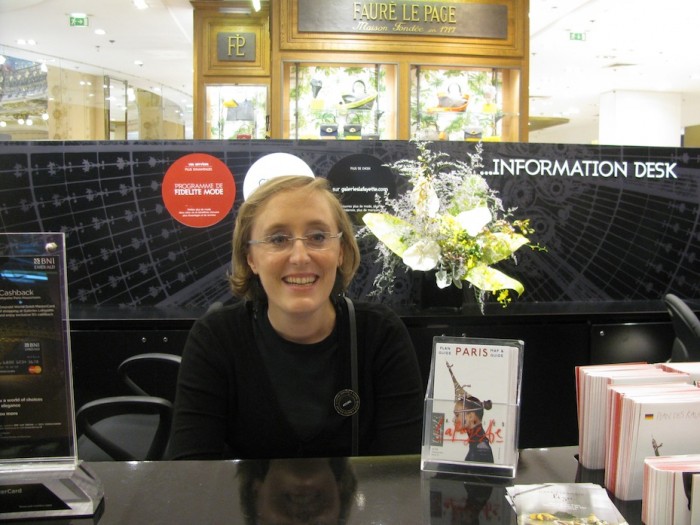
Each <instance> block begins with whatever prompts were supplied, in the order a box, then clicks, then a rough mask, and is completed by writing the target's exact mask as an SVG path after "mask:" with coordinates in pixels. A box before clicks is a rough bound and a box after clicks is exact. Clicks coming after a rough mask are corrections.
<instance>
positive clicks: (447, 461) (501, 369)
mask: <svg viewBox="0 0 700 525" xmlns="http://www.w3.org/2000/svg"><path fill="white" fill-rule="evenodd" d="M523 348H524V345H523V342H522V341H515V340H508V339H477V338H468V337H435V338H434V339H433V357H432V362H431V367H430V377H429V379H428V388H427V390H426V398H425V414H424V417H423V447H422V449H421V468H422V469H423V470H425V471H434V472H449V473H455V474H477V475H479V476H496V477H508V478H512V477H514V476H515V473H516V467H517V463H518V448H517V446H518V433H519V428H520V424H519V419H518V418H519V412H520V410H519V409H520V383H521V379H522V362H523Z"/></svg>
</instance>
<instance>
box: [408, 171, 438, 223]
mask: <svg viewBox="0 0 700 525" xmlns="http://www.w3.org/2000/svg"><path fill="white" fill-rule="evenodd" d="M411 196H412V199H413V203H414V204H415V206H416V213H417V214H418V215H427V216H428V217H435V216H436V215H437V213H438V212H439V211H440V198H439V197H438V195H437V193H436V192H435V188H433V185H432V184H430V182H428V181H427V180H424V179H421V180H419V181H418V182H416V185H415V186H414V188H413V189H412V190H411Z"/></svg>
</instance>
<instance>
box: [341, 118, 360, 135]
mask: <svg viewBox="0 0 700 525" xmlns="http://www.w3.org/2000/svg"><path fill="white" fill-rule="evenodd" d="M353 117H354V118H351V119H350V120H351V121H352V122H348V123H347V124H345V125H344V126H343V136H344V137H345V139H346V140H360V139H361V138H362V124H360V122H359V120H360V119H359V118H358V115H357V114H355V115H353Z"/></svg>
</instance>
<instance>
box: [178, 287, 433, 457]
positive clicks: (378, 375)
mask: <svg viewBox="0 0 700 525" xmlns="http://www.w3.org/2000/svg"><path fill="white" fill-rule="evenodd" d="M340 303H341V305H342V306H341V307H340V310H339V315H338V318H337V319H338V322H337V328H336V332H337V338H336V337H335V336H334V341H336V340H337V344H335V343H334V342H333V343H332V344H328V345H327V348H326V351H328V352H336V355H337V359H333V360H329V361H328V362H329V363H331V366H330V367H329V370H328V371H327V374H328V376H329V377H330V381H329V382H326V385H325V389H324V388H321V392H325V393H323V394H320V393H319V396H320V397H324V398H325V397H329V399H327V400H324V399H321V400H319V403H315V404H316V405H317V408H318V406H321V407H323V404H326V408H322V410H325V413H326V416H325V418H323V419H322V420H321V422H320V423H319V421H318V410H316V411H315V413H316V420H315V422H313V421H312V422H308V421H307V422H299V421H290V420H289V417H288V414H290V413H296V416H295V419H297V418H299V417H300V414H303V410H296V411H290V410H285V408H283V407H284V406H285V405H286V406H289V403H280V402H279V399H278V397H277V395H276V394H275V391H276V388H277V389H279V385H278V386H277V387H276V386H274V385H273V384H272V380H271V374H270V372H269V370H268V367H267V365H266V361H265V360H263V357H262V355H261V351H260V349H259V347H258V344H256V337H255V334H256V331H255V330H256V328H255V327H256V326H257V327H258V330H259V329H263V330H264V329H271V328H269V325H266V324H265V323H260V322H259V320H258V321H256V320H255V316H256V315H265V316H266V313H265V312H262V313H261V314H255V313H254V311H253V308H252V306H251V305H250V303H239V304H236V305H233V306H227V307H224V308H220V309H218V310H214V311H212V312H210V313H208V314H206V315H205V316H204V317H203V318H202V319H200V320H198V321H197V322H196V323H195V325H194V326H193V327H192V330H191V331H190V335H189V337H188V339H187V343H186V345H185V350H184V352H183V358H182V363H181V365H180V376H179V380H178V390H177V397H176V402H175V417H174V421H173V428H172V435H171V443H170V448H169V450H170V453H169V456H170V457H171V458H173V459H220V458H281V457H332V456H349V455H350V454H351V418H350V417H346V416H342V415H340V414H339V413H337V411H336V410H335V408H334V402H333V396H332V395H330V396H327V392H328V391H329V389H330V392H331V393H333V392H339V391H340V390H343V389H347V388H350V354H349V337H348V334H349V332H348V330H349V322H348V314H347V308H346V307H345V306H344V302H343V301H341V302H340ZM355 310H356V315H357V348H358V375H359V396H360V409H359V422H360V428H359V454H360V455H384V454H408V453H411V454H413V453H419V452H420V444H421V427H422V417H423V416H422V411H423V407H422V401H423V389H422V383H421V378H420V371H419V368H418V363H417V359H416V354H415V350H414V348H413V345H412V343H411V339H410V337H409V335H408V331H407V330H406V328H405V326H404V325H403V323H402V322H401V320H400V319H399V318H398V316H397V315H396V314H395V313H393V312H392V311H391V310H390V309H389V308H387V307H386V306H383V305H378V304H369V303H356V306H355ZM260 327H262V328H260ZM271 337H272V338H273V337H274V336H273V335H271V334H264V336H263V337H260V338H259V339H260V340H261V341H262V340H264V341H267V342H268V344H269V341H270V340H274V339H271ZM297 346H299V345H297ZM301 346H302V347H303V345H301ZM310 346H314V345H310ZM316 346H318V345H316ZM266 350H268V354H267V355H268V359H269V355H270V353H269V349H266ZM272 355H274V353H272ZM286 357H287V358H289V355H287V356H286ZM268 364H270V363H268ZM271 365H272V366H274V361H273V362H272V363H271ZM279 372H280V371H279V369H278V370H277V371H276V373H277V374H279ZM294 373H295V374H303V373H304V372H303V367H301V372H300V369H297V370H296V371H295V372H294ZM314 373H316V374H318V370H316V371H315V372H314ZM304 379H308V378H303V377H300V378H299V382H298V384H299V385H303V384H305V383H304ZM287 384H288V386H287V387H285V388H286V389H288V390H292V391H290V392H288V393H287V394H286V395H288V396H291V398H292V400H291V402H292V404H293V403H294V398H295V397H296V396H297V394H298V391H297V392H295V391H293V389H292V388H290V386H289V385H292V386H293V385H294V384H295V382H294V381H292V382H288V383H287ZM309 384H310V382H309V381H308V380H307V381H306V385H307V386H306V387H304V388H308V385H309ZM299 388H302V387H299ZM305 392H306V391H305ZM306 393H307V394H308V392H306ZM307 397H309V396H308V395H307ZM297 408H298V407H297ZM310 413H313V411H310ZM309 424H312V425H316V426H317V427H318V428H317V431H316V432H314V431H313V428H311V429H309ZM297 428H305V431H304V432H305V435H306V437H304V438H302V437H300V436H299V432H297V430H296V429H297Z"/></svg>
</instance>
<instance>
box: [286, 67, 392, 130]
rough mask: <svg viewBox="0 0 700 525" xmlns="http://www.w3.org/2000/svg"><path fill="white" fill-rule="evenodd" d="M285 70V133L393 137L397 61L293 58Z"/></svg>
mask: <svg viewBox="0 0 700 525" xmlns="http://www.w3.org/2000/svg"><path fill="white" fill-rule="evenodd" d="M285 74H286V78H287V82H285V87H286V89H287V96H286V97H285V99H286V100H287V101H288V108H286V109H287V111H286V112H285V114H286V115H288V124H286V125H285V129H286V130H288V131H287V134H286V135H287V136H286V137H285V138H292V139H328V140H336V139H338V140H372V139H395V138H396V93H395V92H396V88H395V86H396V67H395V66H390V65H385V64H332V65H327V64H302V63H298V62H297V63H288V64H286V65H285Z"/></svg>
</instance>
